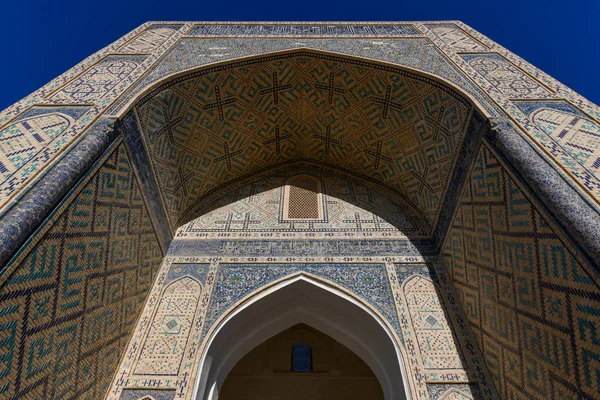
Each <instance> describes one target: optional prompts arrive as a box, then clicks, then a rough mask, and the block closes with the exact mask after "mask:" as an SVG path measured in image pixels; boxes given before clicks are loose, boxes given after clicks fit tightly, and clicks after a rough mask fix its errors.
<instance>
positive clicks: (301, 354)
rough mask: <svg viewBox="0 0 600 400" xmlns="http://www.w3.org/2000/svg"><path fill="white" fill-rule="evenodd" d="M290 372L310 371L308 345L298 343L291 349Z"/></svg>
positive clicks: (310, 357) (310, 361)
mask: <svg viewBox="0 0 600 400" xmlns="http://www.w3.org/2000/svg"><path fill="white" fill-rule="evenodd" d="M292 371H294V372H310V371H312V352H311V350H310V346H309V345H307V344H305V343H298V344H297V345H295V346H294V347H293V348H292Z"/></svg>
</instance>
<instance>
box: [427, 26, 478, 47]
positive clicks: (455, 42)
mask: <svg viewBox="0 0 600 400" xmlns="http://www.w3.org/2000/svg"><path fill="white" fill-rule="evenodd" d="M427 27H428V28H429V29H431V30H432V31H433V32H434V33H435V34H436V35H437V36H439V37H440V39H442V40H443V41H444V42H445V43H446V44H448V45H449V46H451V47H452V48H453V49H454V50H456V51H461V52H483V51H487V50H488V48H487V47H485V46H484V45H483V44H481V43H480V42H478V41H477V40H475V39H474V38H472V37H471V36H469V35H468V34H467V33H465V31H463V30H462V29H460V28H459V27H458V26H456V25H455V24H436V25H428V26H427Z"/></svg>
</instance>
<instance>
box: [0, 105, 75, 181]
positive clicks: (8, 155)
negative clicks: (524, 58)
mask: <svg viewBox="0 0 600 400" xmlns="http://www.w3.org/2000/svg"><path fill="white" fill-rule="evenodd" d="M73 122H75V121H74V120H73V118H72V117H71V116H69V115H66V114H62V113H48V114H45V115H38V116H34V117H31V118H25V119H21V120H18V121H17V122H14V123H12V124H10V125H8V126H7V127H6V128H4V129H2V130H1V131H0V181H1V182H2V183H4V182H5V181H6V180H7V179H9V178H10V177H11V176H12V174H14V173H15V171H17V170H18V169H19V168H21V167H22V166H23V165H24V164H25V163H26V162H27V161H29V160H30V159H31V158H32V157H33V156H35V155H36V154H37V153H39V152H40V151H41V150H42V149H43V148H44V147H45V146H46V145H47V143H48V142H49V141H51V140H52V139H54V138H55V137H56V136H58V135H60V134H61V133H63V132H64V131H65V130H66V129H67V128H69V127H70V126H71V125H72V124H73Z"/></svg>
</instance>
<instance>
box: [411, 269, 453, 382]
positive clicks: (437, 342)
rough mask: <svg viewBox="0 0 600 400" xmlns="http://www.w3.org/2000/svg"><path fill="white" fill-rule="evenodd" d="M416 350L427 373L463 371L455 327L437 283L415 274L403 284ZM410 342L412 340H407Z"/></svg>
mask: <svg viewBox="0 0 600 400" xmlns="http://www.w3.org/2000/svg"><path fill="white" fill-rule="evenodd" d="M402 293H403V296H404V301H405V306H406V308H407V311H408V314H409V316H410V318H409V321H410V323H409V325H410V326H411V330H412V331H413V334H412V337H413V338H414V342H415V343H414V344H413V345H414V346H415V350H416V351H418V352H419V353H420V357H419V358H420V359H421V362H422V365H423V369H424V370H425V371H439V372H442V373H443V372H444V371H463V370H464V365H463V364H464V363H463V361H462V360H461V357H460V354H459V351H458V349H457V345H458V344H457V343H456V341H455V339H454V335H453V333H452V328H451V326H450V323H449V321H448V320H447V318H446V315H445V312H444V309H443V305H442V302H441V301H440V298H439V296H438V293H439V290H438V289H437V288H436V285H435V283H434V282H433V281H432V280H431V279H429V278H426V277H424V276H422V275H418V274H415V275H413V276H411V277H409V278H408V279H407V280H406V281H404V283H403V284H402ZM407 340H410V339H407Z"/></svg>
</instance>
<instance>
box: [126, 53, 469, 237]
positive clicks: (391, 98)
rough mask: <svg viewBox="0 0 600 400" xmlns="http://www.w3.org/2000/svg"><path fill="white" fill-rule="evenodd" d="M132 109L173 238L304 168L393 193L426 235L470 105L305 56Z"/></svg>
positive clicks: (245, 69) (422, 86) (219, 71)
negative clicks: (219, 207)
mask: <svg viewBox="0 0 600 400" xmlns="http://www.w3.org/2000/svg"><path fill="white" fill-rule="evenodd" d="M134 109H135V112H136V113H137V115H138V118H139V121H140V125H141V130H142V136H143V138H144V141H145V144H146V149H147V151H148V153H149V156H150V160H151V164H152V170H153V172H154V174H155V177H156V180H157V182H158V186H159V190H160V191H161V196H162V199H163V203H164V205H165V207H166V209H167V215H168V218H169V222H170V224H171V226H172V228H173V229H175V228H176V227H178V226H180V225H181V224H183V223H185V222H187V221H189V220H190V219H192V218H194V217H196V216H197V215H195V214H194V213H195V211H194V210H197V209H198V208H199V207H198V205H199V204H200V203H201V202H202V200H203V199H204V198H205V197H206V196H207V195H208V194H210V193H213V192H214V191H215V190H216V189H218V188H220V187H222V186H224V185H226V184H228V183H231V182H235V181H237V180H239V179H240V178H241V177H244V176H247V175H250V174H253V173H256V172H260V171H264V170H265V169H267V168H270V167H274V166H280V165H283V164H286V163H291V162H294V161H303V162H307V161H309V162H314V163H318V164H321V165H329V166H336V167H339V168H342V169H344V170H345V171H347V172H353V173H355V174H359V175H361V176H363V177H367V178H369V179H371V180H374V181H376V182H378V183H381V184H383V185H384V186H386V187H388V188H390V189H392V190H393V191H394V192H395V193H396V194H398V196H399V197H402V198H403V199H404V201H405V202H406V203H407V204H408V205H409V206H411V207H414V208H415V209H416V210H418V212H419V213H421V214H422V215H423V216H424V220H425V221H426V223H427V224H428V225H429V226H428V227H427V230H429V231H431V229H432V228H433V226H434V225H435V221H436V218H437V216H438V214H439V212H440V206H441V203H442V200H443V197H444V193H445V191H446V188H447V187H448V184H449V182H448V181H449V177H450V175H451V172H452V169H453V167H454V163H455V160H456V157H457V154H458V150H459V148H460V146H461V143H462V139H463V137H464V133H465V130H466V127H467V124H468V119H469V115H470V111H471V105H470V103H469V102H468V101H467V100H466V99H465V98H464V97H463V96H462V95H460V94H458V93H456V92H455V91H454V90H452V89H450V88H449V87H447V86H445V85H444V84H441V83H439V82H437V81H435V80H433V79H431V78H428V77H424V76H420V75H418V74H416V73H413V72H409V71H405V70H402V69H399V68H393V67H390V66H385V65H379V64H375V63H370V62H366V61H363V60H356V59H351V58H347V57H339V56H335V55H331V54H322V53H317V52H312V51H302V52H287V53H281V54H276V55H270V56H263V57H260V58H255V59H246V60H238V61H237V62H231V63H228V64H222V65H218V66H213V67H208V68H205V69H202V70H198V71H194V72H191V73H188V74H187V75H184V76H180V77H177V78H174V79H172V80H170V81H167V82H166V83H163V84H162V85H161V86H159V87H157V88H155V89H153V90H152V91H151V92H150V93H149V94H147V95H146V96H144V97H143V98H141V99H140V100H139V101H138V102H137V103H136V105H135V108H134Z"/></svg>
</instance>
